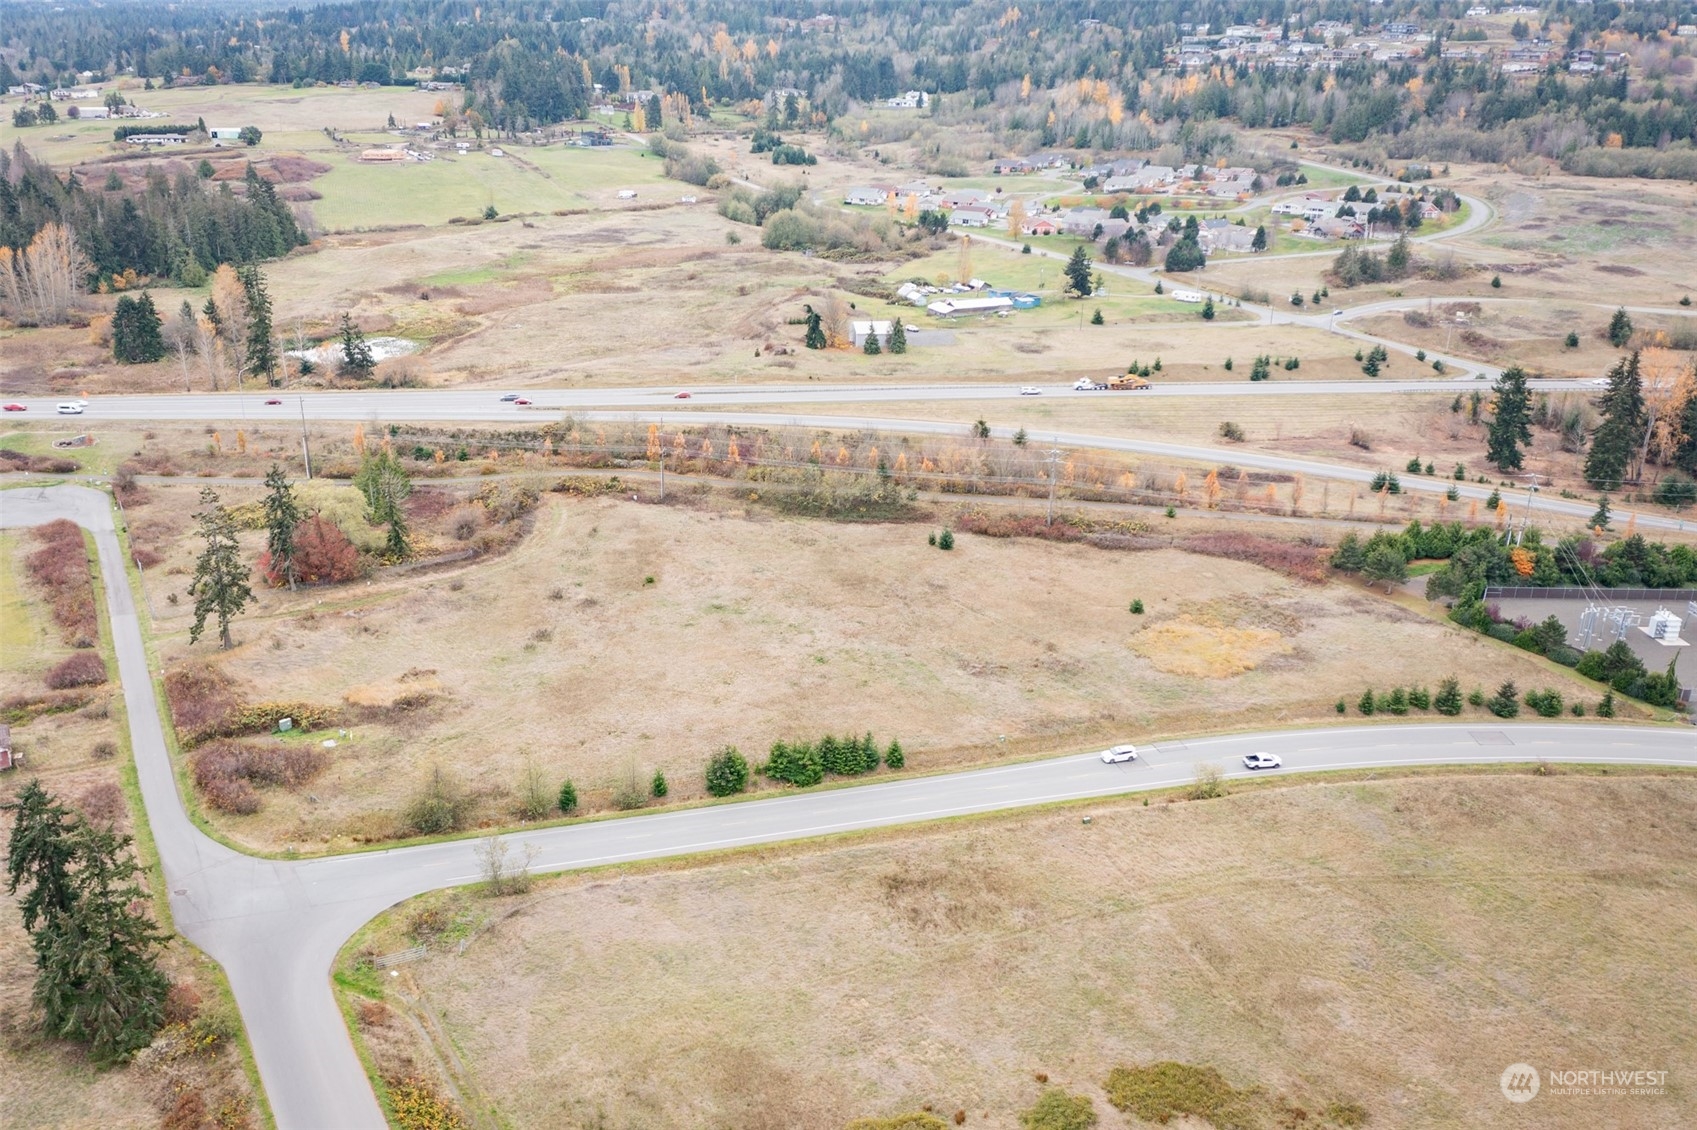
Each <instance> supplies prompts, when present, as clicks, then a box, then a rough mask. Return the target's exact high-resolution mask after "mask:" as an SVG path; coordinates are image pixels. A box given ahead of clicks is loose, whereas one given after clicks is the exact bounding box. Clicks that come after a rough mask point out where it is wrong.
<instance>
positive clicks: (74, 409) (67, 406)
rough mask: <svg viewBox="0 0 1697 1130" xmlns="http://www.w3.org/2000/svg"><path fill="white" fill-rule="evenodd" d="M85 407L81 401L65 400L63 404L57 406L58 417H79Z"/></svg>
mask: <svg viewBox="0 0 1697 1130" xmlns="http://www.w3.org/2000/svg"><path fill="white" fill-rule="evenodd" d="M85 407H86V405H85V404H84V402H83V401H81V400H67V401H66V402H65V403H63V404H61V405H59V415H61V416H81V415H82V410H83V408H85Z"/></svg>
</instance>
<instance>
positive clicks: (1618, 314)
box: [1609, 306, 1632, 349]
mask: <svg viewBox="0 0 1697 1130" xmlns="http://www.w3.org/2000/svg"><path fill="white" fill-rule="evenodd" d="M1631 340H1632V319H1631V318H1630V317H1628V316H1627V313H1626V307H1624V306H1622V307H1620V309H1618V310H1616V311H1615V314H1614V317H1612V318H1610V319H1609V344H1610V345H1612V346H1614V347H1615V348H1616V349H1620V348H1622V347H1624V346H1625V345H1626V343H1627V342H1629V341H1631Z"/></svg>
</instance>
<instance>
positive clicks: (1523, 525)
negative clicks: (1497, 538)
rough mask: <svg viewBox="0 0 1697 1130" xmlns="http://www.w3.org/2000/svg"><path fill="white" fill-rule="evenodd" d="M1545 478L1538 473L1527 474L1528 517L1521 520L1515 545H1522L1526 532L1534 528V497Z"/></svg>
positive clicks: (1515, 533)
mask: <svg viewBox="0 0 1697 1130" xmlns="http://www.w3.org/2000/svg"><path fill="white" fill-rule="evenodd" d="M1543 477H1544V476H1543V475H1540V474H1538V473H1537V472H1536V471H1531V472H1528V473H1527V480H1528V481H1527V483H1526V516H1525V517H1524V518H1523V519H1521V522H1520V529H1518V530H1516V531H1515V532H1514V544H1515V545H1519V544H1520V542H1521V539H1522V538H1524V537H1525V536H1526V531H1527V530H1528V529H1530V528H1531V526H1532V496H1533V495H1535V494H1537V493H1538V480H1539V479H1541V478H1543Z"/></svg>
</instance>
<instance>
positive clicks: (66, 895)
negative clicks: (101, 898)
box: [0, 779, 75, 933]
mask: <svg viewBox="0 0 1697 1130" xmlns="http://www.w3.org/2000/svg"><path fill="white" fill-rule="evenodd" d="M0 809H11V810H12V812H13V817H12V839H11V842H10V844H9V845H8V847H7V849H6V893H7V894H11V895H15V894H17V893H18V888H19V887H23V888H24V896H23V898H21V899H19V900H18V907H19V909H20V910H21V911H22V912H23V920H24V929H25V930H28V931H30V932H32V933H33V932H34V930H35V927H36V924H37V923H38V922H40V921H42V919H44V918H45V917H47V916H48V915H51V914H55V913H58V912H61V911H64V910H68V909H69V908H70V905H71V902H72V900H73V899H74V898H75V892H74V891H73V889H72V885H71V876H70V869H71V856H72V852H71V843H70V839H69V834H70V829H71V824H72V823H73V818H72V816H71V813H70V810H68V809H67V808H65V807H64V806H63V805H61V804H60V803H59V802H58V801H56V800H54V799H53V797H52V796H51V795H49V793H48V792H47V790H46V789H44V788H42V787H41V782H40V781H37V780H33V779H32V780H31V781H30V782H29V783H28V784H27V785H25V786H24V787H23V788H22V789H21V790H20V791H19V792H18V796H17V799H16V800H13V801H9V802H8V803H6V804H4V805H0Z"/></svg>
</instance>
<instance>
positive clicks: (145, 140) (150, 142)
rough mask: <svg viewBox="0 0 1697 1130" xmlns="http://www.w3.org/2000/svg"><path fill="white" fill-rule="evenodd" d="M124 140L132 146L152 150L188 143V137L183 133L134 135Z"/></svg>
mask: <svg viewBox="0 0 1697 1130" xmlns="http://www.w3.org/2000/svg"><path fill="white" fill-rule="evenodd" d="M124 140H125V141H127V142H129V143H130V144H131V145H138V146H140V147H142V148H143V149H150V148H154V147H160V146H167V145H182V144H184V143H185V142H187V141H188V135H186V134H181V133H132V134H130V136H128V137H126V138H124Z"/></svg>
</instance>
